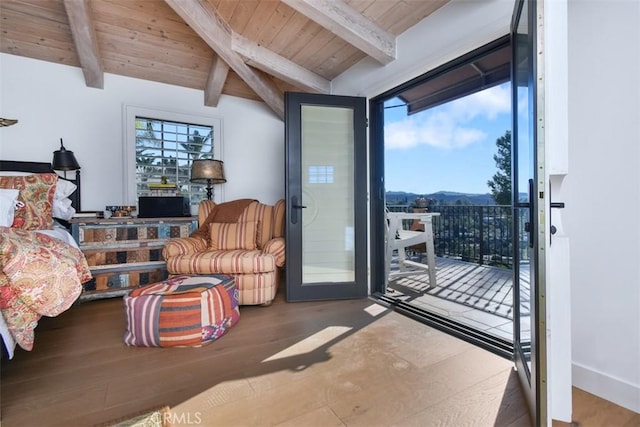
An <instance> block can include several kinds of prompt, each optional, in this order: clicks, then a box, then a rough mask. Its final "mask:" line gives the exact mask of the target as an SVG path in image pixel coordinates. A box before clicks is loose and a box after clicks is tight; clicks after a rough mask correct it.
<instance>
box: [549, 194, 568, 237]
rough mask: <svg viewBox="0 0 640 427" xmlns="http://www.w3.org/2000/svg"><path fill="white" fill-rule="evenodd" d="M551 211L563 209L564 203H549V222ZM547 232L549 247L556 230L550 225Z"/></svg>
mask: <svg viewBox="0 0 640 427" xmlns="http://www.w3.org/2000/svg"><path fill="white" fill-rule="evenodd" d="M549 198H551V183H549ZM551 209H564V202H550V203H549V220H551ZM549 232H550V233H551V235H550V236H549V246H551V243H552V241H553V239H552V238H551V236H553V235H554V234H556V233H557V232H558V228H557V227H556V226H555V225H553V224H551V226H550V227H549Z"/></svg>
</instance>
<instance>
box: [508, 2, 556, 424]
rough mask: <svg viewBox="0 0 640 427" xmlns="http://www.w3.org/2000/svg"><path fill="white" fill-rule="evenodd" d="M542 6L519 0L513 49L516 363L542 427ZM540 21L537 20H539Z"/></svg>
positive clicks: (544, 381)
mask: <svg viewBox="0 0 640 427" xmlns="http://www.w3.org/2000/svg"><path fill="white" fill-rule="evenodd" d="M537 7H540V8H541V7H542V4H538V3H537V2H535V1H527V0H519V1H517V2H516V7H515V10H514V14H513V21H512V27H511V37H512V47H513V54H512V58H513V62H512V66H513V70H512V80H513V81H512V91H513V92H512V102H513V112H514V113H513V135H514V143H513V162H512V164H513V199H514V200H513V218H514V359H515V363H516V368H517V372H518V377H519V379H520V382H521V384H522V385H523V388H524V390H525V394H526V396H527V400H528V403H529V406H530V409H531V415H532V421H533V424H534V425H545V424H546V417H547V415H546V414H547V408H546V363H545V355H546V341H545V316H546V314H545V313H546V311H545V304H544V301H545V283H544V277H545V275H544V272H545V265H544V259H545V257H544V246H545V243H546V242H545V238H544V226H545V224H544V221H545V216H544V206H545V192H544V189H545V188H546V186H545V182H544V181H545V171H544V138H543V135H544V132H543V129H544V127H543V124H544V123H543V121H544V115H543V114H542V113H543V110H542V108H543V106H544V103H543V102H542V101H541V99H540V97H541V96H542V94H543V88H542V86H541V85H542V82H543V80H542V78H541V73H542V68H541V64H542V52H537V49H536V46H537V45H538V43H537V40H536V36H537V35H538V36H539V35H540V34H539V31H538V30H539V28H541V27H537V25H538V22H541V20H542V15H541V12H542V11H541V9H540V10H538V9H537ZM538 19H540V21H538Z"/></svg>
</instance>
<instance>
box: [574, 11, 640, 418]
mask: <svg viewBox="0 0 640 427" xmlns="http://www.w3.org/2000/svg"><path fill="white" fill-rule="evenodd" d="M568 16H569V34H568V35H569V39H568V43H569V170H570V173H569V175H568V176H567V182H566V187H565V189H566V190H567V191H566V200H565V201H566V203H567V208H566V210H567V212H566V217H565V218H566V222H565V226H566V228H567V230H568V233H569V235H570V236H571V238H572V243H571V278H572V283H571V285H572V286H571V294H572V304H571V312H572V328H573V334H572V335H573V339H572V344H573V347H572V353H573V382H574V385H576V386H577V387H580V388H582V389H584V390H586V391H589V392H591V393H594V394H597V395H599V396H602V397H604V398H606V399H608V400H611V401H614V402H616V403H618V404H620V405H622V406H625V407H627V408H630V409H632V410H634V411H636V412H640V267H639V266H640V149H639V147H640V83H638V81H639V80H638V79H639V77H640V3H639V2H637V0H626V1H619V0H616V1H608V2H604V1H588V2H585V1H577V0H572V1H570V2H569V8H568Z"/></svg>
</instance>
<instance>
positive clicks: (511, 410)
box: [1, 293, 587, 427]
mask: <svg viewBox="0 0 640 427" xmlns="http://www.w3.org/2000/svg"><path fill="white" fill-rule="evenodd" d="M124 330H125V317H124V307H123V304H122V300H121V299H110V300H99V301H90V302H87V303H84V304H81V305H78V306H74V307H73V308H72V309H71V310H69V311H67V312H65V313H63V314H62V315H61V316H59V317H57V318H45V319H42V321H41V324H40V325H39V326H38V329H37V330H36V344H35V348H34V350H33V351H32V352H24V351H20V350H18V351H17V352H16V355H15V357H14V359H13V360H7V359H6V355H5V356H4V358H3V360H2V367H1V368H2V383H1V392H2V401H1V410H2V425H4V426H5V427H10V426H32V425H33V426H45V425H46V426H49V425H64V426H91V425H95V424H100V423H106V422H108V421H110V420H115V419H120V418H122V417H126V416H128V415H130V414H133V413H137V412H140V411H142V410H145V409H149V408H154V407H159V406H163V405H169V406H170V407H171V409H172V417H171V419H170V421H172V422H173V423H174V424H176V425H178V424H183V425H203V426H214V425H215V426H244V425H281V426H307V425H309V426H311V425H318V426H332V425H336V426H342V425H368V426H377V425H380V426H383V425H385V426H386V425H419V426H425V425H478V426H485V425H497V426H521V425H522V426H526V425H529V424H530V423H529V418H528V414H527V410H526V404H525V402H524V400H523V396H522V394H521V391H520V389H519V386H518V383H517V378H516V376H515V374H514V372H513V371H512V368H511V366H512V365H511V362H509V361H508V360H505V359H502V358H500V357H498V356H495V355H493V354H491V353H489V352H486V351H484V350H481V349H479V348H477V347H474V346H472V345H470V344H468V343H465V342H463V341H460V340H458V339H456V338H454V337H451V336H448V335H446V334H444V333H441V332H439V331H437V330H435V329H433V328H430V327H428V326H425V325H422V324H420V323H418V322H416V321H414V320H412V319H409V318H407V317H405V316H402V315H400V314H398V313H395V312H392V311H389V310H387V309H385V308H384V307H382V306H380V305H377V304H375V303H374V302H373V301H371V300H367V299H361V300H347V301H334V302H314V303H286V302H284V300H283V295H282V293H280V295H279V297H278V298H277V299H276V301H275V302H274V304H273V305H272V306H270V307H242V308H241V318H240V322H239V323H238V324H237V325H236V326H234V327H233V329H231V330H230V331H229V333H228V334H227V335H225V336H224V337H222V338H221V339H220V340H218V341H216V342H214V343H212V344H211V345H208V346H206V347H202V348H175V349H160V348H134V347H127V346H125V345H124V343H123V340H122V338H123V334H124ZM585 425H587V424H585Z"/></svg>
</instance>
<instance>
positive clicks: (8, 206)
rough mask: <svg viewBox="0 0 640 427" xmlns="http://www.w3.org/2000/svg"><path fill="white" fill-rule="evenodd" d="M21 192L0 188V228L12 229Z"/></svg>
mask: <svg viewBox="0 0 640 427" xmlns="http://www.w3.org/2000/svg"><path fill="white" fill-rule="evenodd" d="M18 194H20V191H19V190H13V189H8V188H0V227H11V224H13V217H14V215H15V211H16V207H17V206H16V203H17V202H18Z"/></svg>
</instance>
